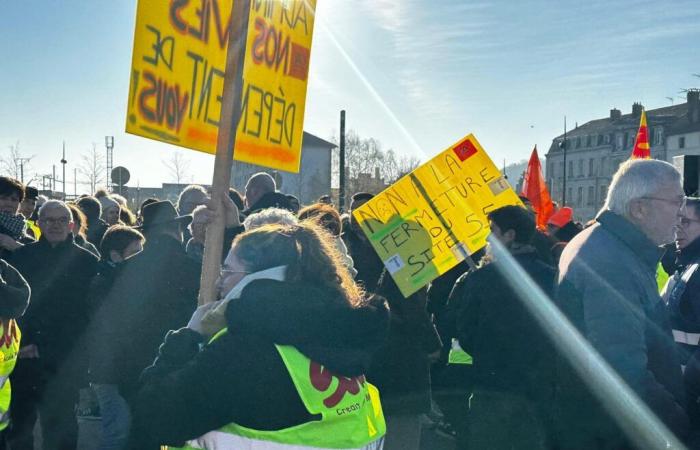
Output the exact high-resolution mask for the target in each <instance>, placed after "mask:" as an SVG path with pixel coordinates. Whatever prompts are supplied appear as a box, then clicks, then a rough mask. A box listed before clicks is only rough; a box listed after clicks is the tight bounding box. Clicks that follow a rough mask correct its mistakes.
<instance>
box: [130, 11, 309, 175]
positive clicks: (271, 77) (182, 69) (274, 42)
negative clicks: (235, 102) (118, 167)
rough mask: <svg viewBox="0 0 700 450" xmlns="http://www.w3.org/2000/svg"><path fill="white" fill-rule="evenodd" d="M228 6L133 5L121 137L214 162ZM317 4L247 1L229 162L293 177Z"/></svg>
mask: <svg viewBox="0 0 700 450" xmlns="http://www.w3.org/2000/svg"><path fill="white" fill-rule="evenodd" d="M232 6H233V4H232V0H139V2H138V8H137V15H136V31H135V35H134V52H133V56H132V63H131V64H132V65H131V87H130V90H129V105H128V108H127V109H128V112H127V123H126V131H127V132H128V133H132V134H136V135H139V136H143V137H147V138H151V139H156V140H159V141H163V142H167V143H170V144H174V145H178V146H181V147H187V148H191V149H193V150H199V151H202V152H206V153H212V154H214V153H216V141H217V135H218V129H219V128H218V127H219V119H220V115H221V100H222V95H223V84H224V70H225V66H226V47H227V45H228V36H229V32H230V25H231V19H232V18H231V11H232ZM315 8H316V0H251V9H250V22H249V27H248V35H247V36H246V43H247V45H246V55H245V63H244V71H243V82H244V83H243V95H242V105H241V111H242V116H241V121H240V123H239V126H238V133H237V137H236V145H235V152H234V159H236V160H238V161H243V162H248V163H252V164H258V165H261V166H265V167H270V168H274V169H280V170H285V171H288V172H298V171H299V163H300V160H301V144H302V136H303V126H304V109H305V103H306V88H307V81H308V74H309V62H310V56H311V41H312V36H313V28H314V13H315Z"/></svg>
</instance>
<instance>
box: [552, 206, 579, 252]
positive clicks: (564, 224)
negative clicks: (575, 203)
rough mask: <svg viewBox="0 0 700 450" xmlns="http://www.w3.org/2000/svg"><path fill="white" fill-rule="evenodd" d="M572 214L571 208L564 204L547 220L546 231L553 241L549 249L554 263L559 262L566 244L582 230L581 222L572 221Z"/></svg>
mask: <svg viewBox="0 0 700 450" xmlns="http://www.w3.org/2000/svg"><path fill="white" fill-rule="evenodd" d="M573 214H574V211H573V210H572V209H571V208H569V207H568V206H564V207H562V208H560V209H558V210H557V211H556V212H555V213H554V214H552V216H551V217H550V218H549V220H548V221H547V233H548V234H549V237H550V238H551V240H552V241H553V242H554V243H553V245H552V249H551V251H552V257H553V258H554V262H555V263H558V262H559V258H561V252H563V251H564V247H566V244H568V243H569V241H571V240H572V239H573V238H574V236H576V235H577V234H579V233H580V232H581V231H582V230H583V227H582V226H581V224H579V223H577V222H574V220H573Z"/></svg>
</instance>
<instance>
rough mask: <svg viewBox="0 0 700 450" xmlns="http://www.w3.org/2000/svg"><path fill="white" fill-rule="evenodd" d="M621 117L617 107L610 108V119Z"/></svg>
mask: <svg viewBox="0 0 700 450" xmlns="http://www.w3.org/2000/svg"><path fill="white" fill-rule="evenodd" d="M621 117H622V112H621V111H620V110H619V109H617V108H613V109H611V110H610V119H612V120H620V118H621Z"/></svg>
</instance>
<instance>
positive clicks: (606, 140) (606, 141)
mask: <svg viewBox="0 0 700 450" xmlns="http://www.w3.org/2000/svg"><path fill="white" fill-rule="evenodd" d="M611 136H612V135H610V134H606V135H605V136H603V143H605V144H609V143H610V141H611V140H612V137H611Z"/></svg>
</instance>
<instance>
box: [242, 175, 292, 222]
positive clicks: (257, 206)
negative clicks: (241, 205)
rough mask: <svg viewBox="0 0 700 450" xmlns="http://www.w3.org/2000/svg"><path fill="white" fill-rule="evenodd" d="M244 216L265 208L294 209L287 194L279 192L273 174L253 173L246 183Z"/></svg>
mask: <svg viewBox="0 0 700 450" xmlns="http://www.w3.org/2000/svg"><path fill="white" fill-rule="evenodd" d="M245 206H246V208H247V209H246V210H245V211H243V215H244V216H248V215H250V214H253V213H255V212H258V211H260V210H261V209H265V208H282V209H287V210H289V211H292V210H293V207H292V205H291V204H290V202H289V199H288V198H287V196H286V195H284V194H282V193H281V192H277V184H276V183H275V179H274V178H272V176H271V175H269V174H267V173H265V172H259V173H256V174H254V175H252V176H251V177H250V178H249V179H248V182H247V183H246V185H245Z"/></svg>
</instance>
